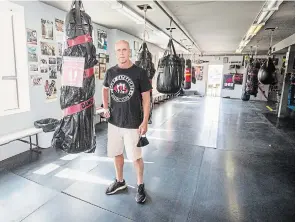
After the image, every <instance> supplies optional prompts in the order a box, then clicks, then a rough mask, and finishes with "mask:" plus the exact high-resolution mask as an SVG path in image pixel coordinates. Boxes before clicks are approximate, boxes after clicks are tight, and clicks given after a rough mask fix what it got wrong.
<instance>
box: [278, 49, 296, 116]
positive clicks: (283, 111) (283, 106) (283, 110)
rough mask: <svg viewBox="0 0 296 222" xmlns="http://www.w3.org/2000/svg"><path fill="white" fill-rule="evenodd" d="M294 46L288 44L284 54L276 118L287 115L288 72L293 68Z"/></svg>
mask: <svg viewBox="0 0 296 222" xmlns="http://www.w3.org/2000/svg"><path fill="white" fill-rule="evenodd" d="M294 51H295V46H289V48H288V52H287V54H286V67H285V73H284V78H283V86H282V92H281V99H280V105H279V110H278V118H281V117H285V116H287V115H288V94H289V81H290V75H289V73H290V72H291V71H292V69H293V60H294V59H295V55H294Z"/></svg>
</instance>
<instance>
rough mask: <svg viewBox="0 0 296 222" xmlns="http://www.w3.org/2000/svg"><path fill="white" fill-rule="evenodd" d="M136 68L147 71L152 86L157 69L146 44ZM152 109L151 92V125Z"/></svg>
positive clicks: (142, 47) (150, 119) (141, 49)
mask: <svg viewBox="0 0 296 222" xmlns="http://www.w3.org/2000/svg"><path fill="white" fill-rule="evenodd" d="M135 64H136V66H139V67H141V68H142V69H145V70H146V73H147V75H148V78H149V80H150V83H151V84H152V79H153V77H154V75H155V71H156V70H155V68H154V64H153V62H152V54H151V53H150V52H149V50H148V47H147V44H146V42H143V44H142V45H141V47H140V49H139V53H138V58H137V61H136V62H135ZM152 109H153V97H152V90H150V115H149V123H150V124H151V123H152Z"/></svg>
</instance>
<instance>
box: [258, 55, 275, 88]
mask: <svg viewBox="0 0 296 222" xmlns="http://www.w3.org/2000/svg"><path fill="white" fill-rule="evenodd" d="M274 72H275V66H274V64H273V61H272V59H271V58H270V57H269V58H268V60H267V61H265V62H264V63H263V64H262V66H261V68H260V70H259V72H258V79H259V81H260V82H261V83H262V84H264V85H269V84H273V83H274V81H275V79H274Z"/></svg>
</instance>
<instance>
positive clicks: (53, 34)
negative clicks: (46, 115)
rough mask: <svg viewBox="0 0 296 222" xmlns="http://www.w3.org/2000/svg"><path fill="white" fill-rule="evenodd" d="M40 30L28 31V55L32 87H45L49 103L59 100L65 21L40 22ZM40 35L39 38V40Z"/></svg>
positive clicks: (56, 19) (45, 20) (44, 20)
mask: <svg viewBox="0 0 296 222" xmlns="http://www.w3.org/2000/svg"><path fill="white" fill-rule="evenodd" d="M39 24H40V26H39V27H40V29H37V30H34V29H31V28H28V29H27V54H28V62H29V72H30V80H31V85H32V86H33V87H35V86H44V94H45V97H46V101H47V102H51V101H55V100H56V99H57V85H56V84H57V79H58V76H59V75H60V72H61V67H62V55H63V42H64V41H63V38H64V21H62V20H61V19H58V18H54V19H45V18H41V20H40V23H39ZM38 34H39V38H38Z"/></svg>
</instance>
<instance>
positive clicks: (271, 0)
mask: <svg viewBox="0 0 296 222" xmlns="http://www.w3.org/2000/svg"><path fill="white" fill-rule="evenodd" d="M282 2H283V0H266V1H265V3H264V5H263V7H262V8H261V10H260V12H259V13H258V15H257V17H256V18H255V20H254V22H253V24H252V25H251V27H250V28H249V30H248V32H247V33H246V35H245V36H244V38H243V39H242V41H241V42H240V45H239V49H237V50H236V52H238V53H239V52H241V51H242V50H243V49H244V47H245V46H246V45H247V44H248V43H249V42H250V40H251V39H252V38H253V37H254V36H255V35H256V34H257V33H258V32H259V31H260V29H261V28H262V27H263V26H264V25H265V23H266V22H267V21H268V19H269V18H270V17H271V16H272V14H273V13H274V12H275V10H276V9H278V8H279V6H280V4H282Z"/></svg>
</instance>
